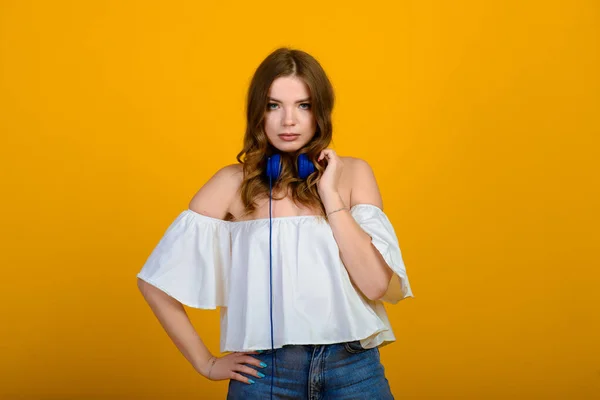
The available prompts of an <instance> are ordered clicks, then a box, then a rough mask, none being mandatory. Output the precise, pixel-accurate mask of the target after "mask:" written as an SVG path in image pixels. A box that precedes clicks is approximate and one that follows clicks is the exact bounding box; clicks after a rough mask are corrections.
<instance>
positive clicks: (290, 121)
mask: <svg viewBox="0 0 600 400" xmlns="http://www.w3.org/2000/svg"><path fill="white" fill-rule="evenodd" d="M295 121H296V118H295V116H294V111H293V110H287V111H285V115H284V116H283V125H285V126H287V125H294V123H295Z"/></svg>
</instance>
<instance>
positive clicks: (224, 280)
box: [138, 48, 413, 400]
mask: <svg viewBox="0 0 600 400" xmlns="http://www.w3.org/2000/svg"><path fill="white" fill-rule="evenodd" d="M333 103H334V94H333V88H332V86H331V83H330V81H329V79H328V78H327V76H326V74H325V72H324V71H323V69H322V68H321V66H320V64H319V63H318V62H317V61H316V60H315V59H314V58H313V57H311V56H310V55H309V54H307V53H305V52H303V51H299V50H291V49H286V48H281V49H278V50H276V51H274V52H273V53H272V54H270V55H269V56H268V57H267V58H266V59H265V60H264V61H263V62H262V63H261V64H260V66H259V67H258V69H257V70H256V72H255V74H254V77H253V79H252V82H251V84H250V88H249V92H248V98H247V127H246V133H245V137H244V148H243V150H242V151H241V152H240V153H239V154H238V156H237V160H238V164H234V165H229V166H225V167H224V168H222V169H220V170H219V171H217V172H216V173H215V174H214V176H213V177H212V178H211V179H210V180H209V181H208V182H206V184H205V185H204V186H203V187H202V188H200V190H199V191H198V192H197V193H196V194H195V195H194V197H193V198H192V200H191V202H190V204H189V208H188V209H187V210H184V211H183V212H181V213H180V214H179V216H178V217H177V218H176V219H175V221H174V222H173V223H172V224H171V225H170V226H169V228H168V229H167V231H166V232H165V234H164V236H163V238H162V239H161V240H160V242H159V243H158V245H157V246H156V248H155V249H154V251H153V252H152V254H151V255H150V257H149V258H148V260H147V261H146V263H145V265H144V266H143V268H142V270H141V271H140V273H139V274H138V278H139V279H138V286H139V288H140V290H141V292H142V294H143V296H144V298H145V299H146V301H147V302H148V304H149V305H150V307H151V309H152V311H153V312H154V314H155V315H156V317H157V318H158V320H159V321H160V323H161V325H162V326H163V328H164V329H165V331H166V332H167V334H168V335H169V337H170V338H171V339H172V340H173V342H174V343H175V345H176V346H177V347H178V349H179V350H180V351H181V352H182V353H183V355H184V356H185V357H186V358H187V360H188V361H189V362H190V363H191V364H192V365H193V367H194V368H195V369H196V370H197V371H198V372H199V373H200V374H202V375H203V376H205V377H206V378H208V379H210V380H224V379H229V380H230V381H229V391H228V399H264V398H269V397H271V398H278V399H282V398H285V399H369V400H372V399H391V398H393V397H392V394H391V392H390V388H389V384H388V381H387V379H386V378H385V374H384V368H383V366H382V364H381V362H380V357H379V349H378V347H380V346H383V345H386V344H389V343H391V342H392V341H394V340H395V337H394V334H393V332H392V328H391V326H390V323H389V321H388V318H387V315H386V311H385V309H384V307H383V304H382V301H387V302H389V303H392V304H393V303H397V302H398V301H399V300H401V299H403V298H406V297H413V295H412V291H411V288H410V284H409V281H408V278H407V275H406V269H405V266H404V263H403V260H402V255H401V252H400V248H399V245H398V240H397V238H396V235H395V232H394V228H393V227H392V225H391V224H390V222H389V220H388V218H387V217H386V215H385V214H384V212H383V211H382V208H383V207H382V199H381V196H380V193H379V189H378V187H377V183H376V180H375V177H374V175H373V172H372V170H371V168H370V167H369V164H368V163H367V162H365V161H363V160H361V159H358V158H352V157H340V156H339V155H337V154H336V153H335V151H333V150H332V149H330V148H328V146H329V144H330V142H331V137H332V124H331V112H332V109H333ZM182 304H185V305H187V306H189V307H195V308H206V309H216V308H217V307H220V312H221V343H220V350H221V352H222V353H228V354H226V355H224V356H222V357H216V356H213V355H212V354H211V353H210V352H209V350H208V349H207V348H206V346H205V345H204V343H203V342H202V340H201V339H200V337H199V336H198V335H197V333H196V331H195V330H194V328H193V326H192V324H191V323H190V320H189V319H188V316H187V314H186V312H185V310H184V308H183V305H182Z"/></svg>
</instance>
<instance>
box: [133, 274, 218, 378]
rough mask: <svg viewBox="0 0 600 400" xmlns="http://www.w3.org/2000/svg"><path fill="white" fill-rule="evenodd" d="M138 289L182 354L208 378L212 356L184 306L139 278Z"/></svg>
mask: <svg viewBox="0 0 600 400" xmlns="http://www.w3.org/2000/svg"><path fill="white" fill-rule="evenodd" d="M138 288H139V289H140V292H141V293H142V295H143V296H144V299H145V300H146V302H147V303H148V305H149V306H150V308H151V309H152V312H153V313H154V315H155V316H156V318H157V319H158V321H159V322H160V324H161V325H162V327H163V329H164V330H165V331H166V332H167V335H168V336H169V338H171V340H172V341H173V343H174V344H175V346H177V348H178V349H179V351H180V352H181V354H183V356H184V357H185V358H186V359H187V360H188V361H189V362H190V364H192V366H193V367H194V369H195V370H196V371H198V373H200V374H201V375H203V376H206V371H205V370H206V367H207V363H208V361H209V359H210V358H211V357H212V355H211V353H210V351H209V350H208V348H207V347H206V345H205V344H204V342H203V341H202V339H201V338H200V336H198V333H197V332H196V330H195V329H194V326H193V325H192V322H191V321H190V319H189V317H188V315H187V313H186V312H185V309H184V308H183V305H182V304H181V303H180V302H178V301H177V300H175V299H173V298H172V297H170V296H169V295H167V294H166V293H164V292H163V291H162V290H160V289H158V288H156V287H154V286H152V285H151V284H149V283H147V282H145V281H144V280H142V279H140V278H138Z"/></svg>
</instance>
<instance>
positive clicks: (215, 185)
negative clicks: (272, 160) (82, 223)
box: [137, 165, 247, 380]
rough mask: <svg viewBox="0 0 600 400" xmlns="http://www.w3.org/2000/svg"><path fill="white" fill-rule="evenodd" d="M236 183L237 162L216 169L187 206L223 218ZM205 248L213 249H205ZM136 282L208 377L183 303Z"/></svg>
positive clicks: (204, 355)
mask: <svg viewBox="0 0 600 400" xmlns="http://www.w3.org/2000/svg"><path fill="white" fill-rule="evenodd" d="M240 182H241V168H240V166H239V165H230V166H227V167H224V168H222V169H220V170H219V171H218V172H217V173H215V174H214V175H213V177H212V178H211V179H210V180H209V181H208V182H206V183H205V184H204V185H203V186H202V188H200V190H198V192H197V193H196V194H195V195H194V196H193V198H192V199H191V201H190V204H189V208H190V209H191V210H193V211H195V212H197V213H200V214H204V215H206V216H209V217H212V218H219V219H223V218H224V217H225V216H226V215H227V213H228V212H229V208H230V205H231V204H232V201H233V199H234V198H235V196H236V193H237V190H238V187H239V183H240ZM206 251H213V250H212V249H206ZM137 285H138V288H139V290H140V292H141V293H142V296H143V297H144V299H145V300H146V302H147V303H148V305H149V306H150V308H151V310H152V312H153V313H154V315H155V316H156V318H157V319H158V321H159V322H160V324H161V326H162V327H163V329H164V330H165V331H166V333H167V335H168V336H169V338H171V340H172V341H173V343H174V344H175V346H176V347H177V348H178V349H179V351H180V352H181V353H182V354H183V356H184V357H185V358H186V359H187V360H188V361H189V362H190V364H192V366H193V367H194V369H195V370H196V371H198V372H199V373H200V374H202V375H203V376H205V377H208V372H209V368H210V365H209V361H210V360H211V358H213V356H212V354H211V353H210V351H209V350H208V349H207V347H206V346H205V344H204V342H203V341H202V339H201V338H200V337H199V336H198V334H197V333H196V330H195V329H194V326H193V325H192V323H191V321H190V319H189V317H188V315H187V313H186V311H185V309H184V307H183V305H182V304H181V303H180V302H179V301H178V300H176V299H174V298H173V297H171V296H169V295H168V294H166V293H165V292H163V291H162V290H160V289H158V288H157V287H155V286H153V285H151V284H150V283H147V282H146V281H144V280H142V279H140V278H138V280H137ZM214 376H215V371H213V373H212V377H214ZM244 379H245V378H244ZM246 380H247V379H246Z"/></svg>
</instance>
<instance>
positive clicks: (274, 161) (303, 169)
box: [266, 154, 316, 398]
mask: <svg viewBox="0 0 600 400" xmlns="http://www.w3.org/2000/svg"><path fill="white" fill-rule="evenodd" d="M297 167H298V177H299V178H300V179H306V178H308V177H309V175H310V174H312V173H313V172H315V171H316V168H315V165H314V164H313V162H312V161H310V160H309V158H308V156H307V155H306V154H300V155H299V156H298V162H297ZM266 175H267V177H268V178H269V304H270V312H271V313H270V317H271V366H272V372H271V398H273V375H275V351H274V347H275V346H274V344H273V245H272V243H273V221H272V210H271V204H272V199H273V181H276V180H277V179H278V178H279V176H280V175H281V156H280V155H279V154H273V155H272V156H270V157H269V158H268V159H267V169H266Z"/></svg>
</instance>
